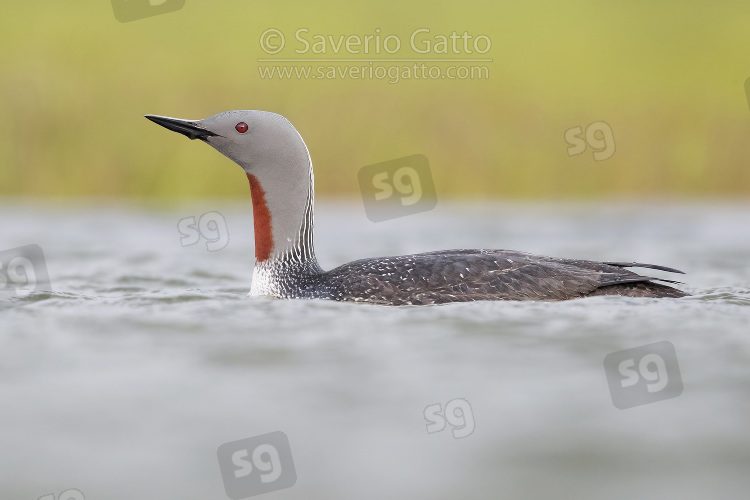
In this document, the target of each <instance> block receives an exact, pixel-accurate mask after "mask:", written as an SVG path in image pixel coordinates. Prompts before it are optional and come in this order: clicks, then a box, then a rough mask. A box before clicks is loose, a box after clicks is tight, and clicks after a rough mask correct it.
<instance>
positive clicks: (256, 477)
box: [217, 431, 297, 500]
mask: <svg viewBox="0 0 750 500" xmlns="http://www.w3.org/2000/svg"><path fill="white" fill-rule="evenodd" d="M217 455H218V457H219V469H221V477H222V479H223V480H224V490H225V491H226V493H227V496H228V497H229V498H231V499H232V500H239V499H241V498H249V497H252V496H255V495H260V494H262V493H268V492H271V491H276V490H282V489H284V488H291V487H292V486H294V483H296V482H297V472H296V471H295V470H294V462H293V461H292V449H291V448H290V447H289V439H288V438H287V437H286V434H284V433H283V432H281V431H276V432H271V433H269V434H263V435H262V436H255V437H251V438H247V439H241V440H239V441H232V442H230V443H224V444H222V445H221V446H219V450H218V452H217Z"/></svg>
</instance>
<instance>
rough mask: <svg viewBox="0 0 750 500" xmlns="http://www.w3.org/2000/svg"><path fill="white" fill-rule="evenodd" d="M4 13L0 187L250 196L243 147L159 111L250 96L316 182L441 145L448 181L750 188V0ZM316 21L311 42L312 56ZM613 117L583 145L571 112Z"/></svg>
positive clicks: (71, 8)
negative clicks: (343, 41) (220, 150)
mask: <svg viewBox="0 0 750 500" xmlns="http://www.w3.org/2000/svg"><path fill="white" fill-rule="evenodd" d="M129 1H135V0H129ZM2 18H3V20H2V21H0V47H1V49H0V165H1V167H0V195H29V196H104V197H107V196H133V197H168V198H169V197H183V196H186V197H201V196H207V197H210V196H246V195H247V193H248V188H247V186H246V185H245V182H246V181H245V180H244V176H243V175H242V173H241V172H240V170H239V167H236V166H235V165H233V164H232V163H231V162H230V161H229V160H226V159H224V158H223V157H221V156H219V155H218V154H217V153H215V152H214V151H213V150H212V149H211V148H209V147H207V146H206V145H204V144H200V143H197V142H196V143H189V141H187V140H186V139H185V138H183V137H181V136H178V135H176V134H171V133H169V132H167V131H165V130H163V129H161V128H159V127H157V126H156V125H154V124H152V123H150V122H148V121H147V120H145V119H144V118H143V117H142V115H143V114H144V113H154V114H162V115H168V116H177V117H182V118H203V117H206V116H210V115H212V114H214V113H217V112H219V111H224V110H227V109H236V108H246V109H265V110H269V111H275V112H278V113H281V114H283V115H285V116H286V117H287V118H289V119H290V120H291V121H292V123H294V124H295V126H296V127H297V129H298V130H299V131H300V133H301V134H302V136H303V137H304V138H305V140H306V142H307V145H308V147H309V149H310V152H311V154H312V157H313V162H314V164H315V168H316V188H317V191H318V194H319V196H338V195H342V196H350V195H356V194H357V193H358V192H359V187H358V185H357V176H356V173H357V170H358V169H359V168H360V167H362V166H364V165H368V164H371V163H377V162H380V161H385V160H389V159H393V158H398V157H401V156H407V155H411V154H415V153H422V154H424V155H426V156H427V157H428V158H429V161H430V164H431V167H432V169H433V173H434V177H435V183H436V186H437V189H438V195H439V196H445V197H449V196H450V197H612V196H617V197H621V196H646V197H653V196H708V197H717V196H728V197H747V196H748V195H749V194H750V169H748V168H747V167H748V160H749V159H750V111H749V110H748V102H747V98H746V96H745V92H744V88H743V86H744V82H745V79H746V78H747V77H750V29H748V28H747V20H748V19H750V3H748V2H738V1H737V2H722V3H718V4H717V3H713V4H711V3H709V2H702V3H699V2H685V1H682V2H677V1H674V0H672V1H666V2H646V1H632V2H623V3H616V2H603V1H593V0H584V1H575V2H562V3H561V2H554V1H551V0H545V1H536V2H520V1H517V2H510V3H505V4H503V3H498V2H489V1H487V2H480V1H469V2H446V1H429V2H427V1H419V2H385V3H384V2H369V3H359V4H357V3H352V2H348V1H347V2H344V1H327V2H323V3H321V2H309V1H305V2H301V1H297V0H290V1H287V2H260V1H249V0H223V1H221V2H209V1H198V0H187V3H186V5H185V7H184V9H182V10H181V11H178V12H175V13H170V14H164V15H160V16H156V17H151V18H147V19H143V20H139V21H134V22H130V23H124V24H123V23H119V22H117V21H116V20H115V18H114V16H113V13H112V9H111V6H110V4H109V2H104V1H101V2H59V1H58V2H52V1H48V2H10V3H8V5H6V6H4V8H3V16H2ZM269 28H275V29H278V30H280V31H281V32H282V33H284V34H285V35H286V39H287V46H286V47H285V49H284V50H283V51H281V52H280V53H279V54H276V55H269V54H267V53H265V52H263V51H262V50H261V46H260V42H259V40H260V38H261V34H262V33H263V32H265V31H266V30H267V29H269ZM300 28H306V29H307V30H309V31H307V32H302V34H303V38H305V39H306V40H307V41H308V43H310V49H309V51H308V52H307V53H305V54H301V55H300V54H296V53H295V49H300V48H304V44H303V43H302V42H298V41H297V40H295V35H294V34H295V31H297V30H298V29H300ZM420 28H422V29H425V28H426V29H429V30H430V31H429V33H428V32H425V31H422V32H420V38H419V40H420V42H419V43H420V45H419V46H418V48H420V49H424V48H425V45H424V43H426V42H425V40H426V41H429V42H430V43H431V44H433V45H434V44H435V43H438V42H439V40H440V39H439V37H438V38H431V37H432V36H433V35H437V34H445V35H450V34H451V33H452V32H456V33H458V34H459V35H461V34H463V33H464V32H467V33H468V34H470V35H472V36H473V37H474V38H476V37H478V36H479V35H485V36H486V37H487V38H489V39H490V40H491V43H492V47H491V49H490V50H489V52H487V54H485V55H477V54H471V55H468V54H465V53H460V54H439V53H438V54H436V53H434V52H435V51H434V50H433V51H432V52H431V53H429V54H419V53H415V52H414V51H412V50H411V48H409V38H410V36H411V34H412V33H413V32H414V30H417V29H420ZM377 29H379V30H380V31H379V32H378V31H377ZM378 33H379V34H380V36H381V37H382V38H381V41H382V40H383V38H385V37H386V36H388V35H395V36H397V37H398V38H399V39H400V41H401V44H402V47H401V50H399V51H398V52H397V53H395V54H387V53H385V52H384V51H382V50H381V53H380V54H372V53H371V54H370V55H368V56H364V55H363V54H361V53H360V54H359V55H357V54H356V53H351V51H354V50H362V46H360V45H356V42H357V40H358V39H364V37H365V36H367V35H370V36H372V37H373V38H371V39H370V40H369V43H374V42H375V40H376V39H375V35H376V34H378ZM315 35H323V36H324V37H327V36H328V35H331V36H332V37H333V38H332V39H327V40H328V41H332V42H333V44H334V45H335V44H336V43H338V41H339V40H340V38H339V37H340V36H341V35H345V36H349V35H354V36H355V38H354V39H352V40H353V41H352V43H351V44H350V49H351V51H350V52H347V50H346V47H345V46H342V47H341V48H340V50H339V53H338V54H334V53H333V50H334V48H333V47H331V46H330V45H331V44H328V47H327V52H326V53H325V54H314V53H313V52H312V49H313V45H312V44H313V41H314V40H315V39H314V36H315ZM422 35H424V36H422ZM459 46H460V48H461V49H463V41H460V42H459ZM391 47H392V46H391ZM469 47H470V48H471V47H473V45H470V46H469ZM318 48H319V49H320V46H319V47H318ZM370 48H371V49H372V46H370ZM480 48H482V47H480ZM462 52H463V50H462ZM274 57H276V58H294V57H302V58H305V59H312V58H314V57H316V58H317V57H327V58H339V57H346V58H361V57H369V58H394V57H398V58H467V57H468V58H473V57H480V58H491V59H492V62H486V63H485V62H476V63H457V64H459V65H463V66H482V65H486V67H487V68H488V78H482V79H479V78H475V79H453V80H452V79H442V78H437V79H422V78H420V79H413V78H412V79H401V81H399V82H398V83H395V84H390V83H388V81H387V79H386V80H378V79H369V78H365V79H362V78H361V75H360V78H359V79H352V78H345V79H342V78H340V77H338V78H336V79H297V78H292V79H285V80H280V79H278V78H273V79H269V78H265V79H264V78H262V77H261V74H260V72H259V66H261V65H263V66H265V65H266V64H269V65H270V66H274V65H278V64H280V63H265V62H260V63H259V62H258V59H259V58H274ZM375 64H381V63H375ZM382 64H384V65H392V64H395V63H385V62H384V63H382ZM412 64H413V63H412ZM429 64H432V63H429ZM434 65H435V66H437V67H440V68H442V69H443V70H445V69H446V68H447V67H448V66H450V65H451V64H450V63H447V62H439V63H434ZM270 66H268V67H270ZM294 66H295V67H298V68H300V67H306V66H310V63H295V64H294ZM325 66H334V71H336V68H344V64H343V63H325ZM352 66H362V67H364V70H362V71H364V72H367V71H368V69H367V67H368V66H369V63H368V62H360V63H352ZM347 71H348V70H347ZM339 75H340V73H339ZM596 121H605V122H607V123H608V124H609V125H610V127H611V129H612V132H613V137H614V141H615V143H616V151H615V153H614V154H613V155H612V157H611V158H609V159H607V160H602V161H595V160H594V158H593V155H592V150H591V149H587V150H586V151H585V152H584V153H582V154H579V155H577V156H572V157H571V156H568V145H567V144H566V141H565V136H564V134H565V131H566V130H567V129H569V128H571V127H575V126H582V127H583V128H584V129H585V127H586V126H587V125H588V124H590V123H592V122H596Z"/></svg>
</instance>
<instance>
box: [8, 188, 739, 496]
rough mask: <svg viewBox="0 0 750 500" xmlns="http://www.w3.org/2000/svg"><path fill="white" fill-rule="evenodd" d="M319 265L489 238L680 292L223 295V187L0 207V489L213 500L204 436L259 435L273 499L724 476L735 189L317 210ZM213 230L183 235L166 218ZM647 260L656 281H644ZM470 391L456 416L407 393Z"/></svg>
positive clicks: (216, 480)
mask: <svg viewBox="0 0 750 500" xmlns="http://www.w3.org/2000/svg"><path fill="white" fill-rule="evenodd" d="M318 205H319V206H318V212H317V217H316V223H317V226H316V229H317V232H316V242H317V253H318V257H319V259H320V261H321V264H322V265H323V266H324V267H327V268H328V267H333V266H335V265H339V264H341V263H344V262H347V261H349V260H353V259H357V258H362V257H368V256H378V255H395V254H404V253H411V252H419V251H429V250H437V249H448V248H462V247H463V248H466V247H476V248H482V247H484V248H508V249H516V250H524V251H529V252H535V253H542V254H546V255H555V256H563V257H577V258H591V259H601V260H638V261H642V262H652V263H657V264H663V265H667V266H672V267H676V268H679V269H683V270H685V271H687V272H688V274H687V275H686V276H684V277H680V278H679V279H682V280H684V281H685V282H686V285H684V286H683V288H684V289H685V290H687V291H689V292H691V293H692V294H694V295H693V296H692V297H689V298H686V299H629V298H619V297H596V298H592V299H582V300H575V301H569V302H561V303H535V302H525V303H521V302H484V303H467V304H453V305H445V306H426V307H403V308H389V307H381V306H367V305H358V304H339V303H332V302H325V301H309V302H305V301H274V300H266V299H260V300H258V299H249V298H247V297H246V296H245V294H246V293H247V291H248V290H249V287H250V277H251V274H252V256H253V248H252V247H253V242H252V220H251V213H250V204H249V203H237V202H235V201H216V202H208V201H201V202H195V203H188V204H185V205H181V206H179V207H171V208H170V207H167V208H165V207H157V206H146V205H133V204H125V203H119V204H112V203H95V202H87V203H80V204H77V205H63V204H45V203H40V202H36V201H13V200H6V201H4V202H2V203H0V214H1V215H0V221H1V222H2V227H3V231H2V235H1V236H0V250H5V249H10V248H14V247H18V246H21V245H26V244H38V245H40V246H41V247H42V248H43V249H44V252H45V255H46V261H47V267H48V269H49V273H50V279H51V282H52V288H53V291H52V292H51V293H35V294H32V295H31V296H29V297H27V298H26V299H23V301H22V303H21V305H20V306H19V307H15V308H12V309H8V310H4V311H0V400H1V401H3V404H2V409H0V448H2V449H3V451H4V452H3V453H2V454H0V470H2V478H3V479H2V481H0V498H3V499H26V498H28V499H37V498H39V497H40V496H42V495H45V494H48V493H51V492H57V493H59V492H61V491H63V490H66V489H69V488H76V489H78V490H80V491H81V492H83V493H84V494H85V498H86V499H87V500H92V499H98V498H102V499H105V498H106V499H108V500H120V499H123V500H124V499H136V498H138V499H171V498H174V499H177V498H179V499H196V500H197V499H222V498H226V495H225V493H224V486H223V483H222V477H221V474H220V470H219V464H218V461H217V455H216V453H217V448H218V447H219V446H220V445H221V444H223V443H226V442H231V441H235V440H240V439H244V438H248V437H252V436H257V435H261V434H266V433H270V432H273V431H283V432H284V433H286V435H287V436H288V438H289V442H290V446H291V450H292V455H293V460H294V464H295V468H296V472H297V477H298V479H297V483H296V484H295V485H294V486H293V487H291V488H289V489H285V490H280V491H276V492H273V493H269V494H267V495H265V496H264V498H278V499H285V498H289V499H335V498H342V499H344V498H347V499H354V498H356V499H383V498H404V499H412V500H417V499H443V498H445V499H448V498H456V497H461V498H476V499H485V498H486V499H495V498H513V499H526V498H528V499H539V498H555V499H561V498H562V499H576V500H581V499H588V498H591V499H595V498H596V499H599V498H608V499H631V498H641V499H664V498H681V499H693V498H695V499H702V498H741V497H744V496H746V495H747V493H746V492H747V490H748V488H749V487H750V479H748V471H750V423H749V422H750V339H749V338H748V336H749V333H750V330H749V329H748V323H749V322H748V319H749V318H750V287H749V286H748V283H750V231H748V228H749V227H750V224H748V223H750V216H749V215H748V214H749V213H750V212H749V211H748V208H749V207H748V206H747V205H741V204H711V203H702V204H684V203H683V204H666V205H665V204H608V205H605V204H483V205H480V204H453V205H450V204H441V205H439V206H438V208H437V209H435V210H433V211H431V212H427V213H424V214H419V215H414V216H410V217H406V218H403V219H398V220H393V221H388V222H382V223H379V224H373V223H371V222H370V221H368V220H367V219H366V217H365V215H364V211H363V209H362V207H361V205H358V204H356V203H348V202H346V203H345V202H342V203H328V204H320V203H319V204H318ZM212 211H218V212H220V213H221V214H223V216H224V218H225V220H226V223H227V226H226V227H227V230H228V235H229V239H228V241H227V242H226V247H225V248H223V249H221V250H218V251H213V252H210V251H208V250H207V248H206V243H205V241H201V242H200V243H198V244H195V245H192V246H187V247H183V246H182V245H181V243H180V234H179V232H178V221H180V220H181V219H183V218H185V217H190V216H200V215H201V214H203V213H206V212H212ZM659 275H662V276H665V275H664V274H659ZM660 341H669V342H671V343H672V344H673V345H674V347H675V351H676V354H677V359H678V361H679V369H680V372H681V377H682V381H683V384H684V391H683V392H682V394H681V395H680V396H678V397H675V398H672V399H667V400H663V401H659V402H655V403H651V404H646V405H642V406H637V407H634V408H629V409H625V410H620V409H618V408H616V407H615V406H614V405H613V401H612V398H611V395H610V391H609V387H608V383H607V378H606V375H605V372H604V368H603V361H604V358H605V356H606V355H607V354H609V353H612V352H616V351H620V350H624V349H629V348H633V347H638V346H643V345H647V344H651V343H654V342H660ZM459 398H462V399H465V400H466V401H468V402H469V403H470V404H471V409H472V413H473V420H474V423H475V429H474V432H473V433H471V434H470V435H469V436H467V437H463V438H454V437H453V435H452V431H451V429H450V427H448V428H446V429H445V430H443V431H442V432H434V433H428V432H427V429H426V424H427V422H426V420H425V417H424V410H425V408H426V407H428V406H430V405H434V404H437V403H440V404H442V405H445V404H446V403H447V402H449V401H452V400H455V399H459Z"/></svg>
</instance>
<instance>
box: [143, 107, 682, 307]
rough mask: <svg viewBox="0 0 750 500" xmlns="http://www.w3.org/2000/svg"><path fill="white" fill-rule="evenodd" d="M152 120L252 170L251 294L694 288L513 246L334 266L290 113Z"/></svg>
mask: <svg viewBox="0 0 750 500" xmlns="http://www.w3.org/2000/svg"><path fill="white" fill-rule="evenodd" d="M147 118H149V119H150V120H152V121H154V122H156V123H158V124H160V125H162V126H164V127H166V128H169V129H170V130H173V131H176V132H180V133H182V134H184V135H186V136H188V137H190V138H191V139H201V140H203V141H205V142H207V143H208V144H210V145H212V146H213V147H214V148H216V149H217V150H218V151H219V152H221V153H222V154H224V155H225V156H227V157H229V158H230V159H232V160H234V161H235V162H236V163H238V164H239V165H240V166H242V167H243V169H244V170H245V172H246V174H247V177H248V179H249V181H250V189H251V194H252V200H253V216H254V221H255V270H254V272H253V282H252V287H251V291H250V294H251V295H259V296H260V295H262V296H271V297H277V298H283V299H329V300H338V301H351V302H365V303H374V304H384V305H422V304H441V303H447V302H468V301H476V300H547V301H550V300H567V299H575V298H580V297H586V296H593V295H624V296H630V297H674V298H677V297H682V296H685V295H686V294H685V293H684V292H682V291H680V290H678V289H676V288H673V287H670V286H666V285H661V284H658V283H654V282H653V280H655V279H657V278H651V277H648V276H642V275H640V274H637V273H634V272H632V271H629V270H627V269H625V268H626V267H645V268H652V269H658V270H662V271H668V272H677V273H680V271H677V270H675V269H671V268H667V267H662V266H654V265H649V264H638V263H623V262H595V261H587V260H573V259H560V258H554V257H544V256H536V255H531V254H527V253H523V252H516V251H511V250H446V251H438V252H429V253H421V254H414V255H403V256H397V257H381V258H371V259H362V260H357V261H354V262H350V263H348V264H344V265H343V266H340V267H337V268H335V269H332V270H330V271H324V270H323V269H321V267H320V266H319V265H318V262H317V259H316V258H315V252H314V248H313V198H314V194H313V172H312V162H311V160H310V156H309V153H308V152H307V147H306V146H305V144H304V141H303V140H302V137H301V136H300V135H299V133H297V131H296V129H294V127H293V126H292V125H291V123H289V121H288V120H286V119H285V118H284V117H282V116H280V115H276V114H274V113H268V112H263V111H228V112H226V113H221V114H219V115H216V116H214V117H211V118H208V119H206V120H200V121H187V120H177V119H174V118H167V117H159V116H152V115H147ZM662 281H668V280H662Z"/></svg>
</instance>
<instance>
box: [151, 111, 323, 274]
mask: <svg viewBox="0 0 750 500" xmlns="http://www.w3.org/2000/svg"><path fill="white" fill-rule="evenodd" d="M146 118H148V119H149V120H151V121H152V122H154V123H157V124H159V125H161V126H163V127H165V128H167V129H169V130H171V131H173V132H178V133H180V134H182V135H184V136H186V137H188V138H190V139H191V140H195V139H198V140H201V141H203V142H205V143H206V144H208V145H210V146H211V147H213V148H214V149H216V150H217V151H218V152H220V153H221V154H223V155H224V156H226V157H227V158H229V159H231V160H233V161H234V162H235V163H237V164H238V165H240V166H241V167H242V168H243V170H244V171H245V173H246V174H247V176H248V179H249V180H250V187H251V192H252V197H253V211H254V212H255V213H254V218H255V240H256V261H257V262H262V261H265V260H267V259H268V258H270V257H281V256H284V255H287V254H289V253H290V252H302V253H305V254H306V255H308V254H309V256H310V257H313V258H314V256H313V255H312V217H313V215H312V203H313V177H312V162H311V161H310V154H309V153H308V151H307V146H306V145H305V142H304V141H303V140H302V137H301V136H300V134H299V133H298V132H297V130H296V129H295V128H294V126H293V125H292V124H291V123H290V122H289V120H287V119H286V118H284V117H283V116H281V115H278V114H276V113H270V112H268V111H255V110H237V111H226V112H224V113H219V114H217V115H214V116H212V117H210V118H205V119H203V120H183V119H179V118H170V117H166V116H156V115H146ZM266 214H268V216H270V219H271V220H270V221H269V222H270V224H266V223H263V224H260V223H261V222H263V220H264V219H265V217H266ZM268 240H271V241H270V242H269V241H268ZM308 246H309V248H307V247H308ZM303 247H304V248H303ZM259 249H260V250H262V251H259Z"/></svg>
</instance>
